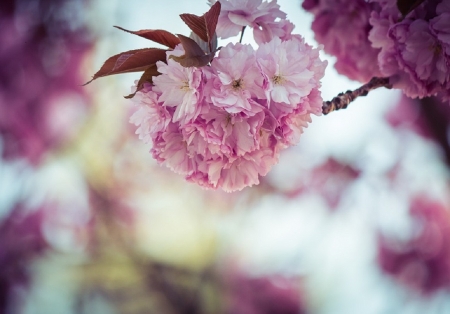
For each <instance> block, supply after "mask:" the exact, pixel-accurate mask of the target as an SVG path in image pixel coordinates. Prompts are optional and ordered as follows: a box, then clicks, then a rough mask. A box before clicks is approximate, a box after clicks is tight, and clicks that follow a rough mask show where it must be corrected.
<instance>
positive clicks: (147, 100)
mask: <svg viewBox="0 0 450 314" xmlns="http://www.w3.org/2000/svg"><path fill="white" fill-rule="evenodd" d="M133 101H134V102H135V103H136V104H137V105H138V109H137V110H136V112H135V113H134V114H133V115H132V116H131V117H130V122H131V123H133V124H135V125H137V126H139V128H138V129H137V130H136V134H138V135H139V139H141V140H143V141H144V143H150V142H151V140H152V137H155V136H157V135H158V134H159V133H160V132H162V131H164V130H165V129H166V128H167V125H168V124H169V122H170V119H171V115H170V113H169V112H168V111H167V109H166V107H164V106H163V105H162V104H161V103H159V102H158V94H156V93H155V92H153V91H152V90H151V87H150V86H149V85H146V86H144V89H143V92H142V93H139V94H137V95H136V97H135V98H133Z"/></svg>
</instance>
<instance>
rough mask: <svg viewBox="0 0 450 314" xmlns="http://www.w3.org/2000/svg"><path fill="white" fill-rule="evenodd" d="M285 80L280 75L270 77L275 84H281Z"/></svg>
mask: <svg viewBox="0 0 450 314" xmlns="http://www.w3.org/2000/svg"><path fill="white" fill-rule="evenodd" d="M285 81H286V80H285V79H284V77H282V76H281V75H274V76H273V77H272V82H273V83H274V84H275V85H282V84H283V83H284V82H285Z"/></svg>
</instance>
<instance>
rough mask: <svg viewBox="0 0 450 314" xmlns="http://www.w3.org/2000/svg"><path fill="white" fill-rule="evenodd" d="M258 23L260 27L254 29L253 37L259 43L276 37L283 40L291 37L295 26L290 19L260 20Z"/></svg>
mask: <svg viewBox="0 0 450 314" xmlns="http://www.w3.org/2000/svg"><path fill="white" fill-rule="evenodd" d="M258 25H259V27H255V28H254V29H253V37H254V39H255V41H256V43H257V44H258V45H261V44H263V43H267V42H269V41H271V40H272V38H274V37H279V38H280V39H281V40H288V39H291V38H292V31H293V30H294V27H295V25H294V24H293V23H291V22H290V21H289V20H281V21H278V22H273V21H270V22H266V23H265V22H260V23H258Z"/></svg>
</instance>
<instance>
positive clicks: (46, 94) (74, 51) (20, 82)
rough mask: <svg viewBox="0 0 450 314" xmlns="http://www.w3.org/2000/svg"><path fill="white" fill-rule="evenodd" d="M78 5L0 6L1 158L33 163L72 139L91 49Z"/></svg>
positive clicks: (73, 1)
mask: <svg viewBox="0 0 450 314" xmlns="http://www.w3.org/2000/svg"><path fill="white" fill-rule="evenodd" d="M85 3H86V2H85V1H82V0H64V1H60V2H58V3H56V2H55V1H51V0H44V1H21V0H17V1H15V0H6V1H3V2H2V5H1V6H0V41H1V43H2V44H1V47H0V60H1V63H2V65H3V66H2V67H1V69H0V78H1V82H0V134H1V135H2V146H3V156H4V157H5V158H9V159H11V158H18V157H25V158H28V159H29V160H30V161H32V162H34V163H37V162H39V161H40V158H41V156H42V155H43V154H44V153H45V152H46V151H47V150H48V149H50V148H55V147H58V146H61V145H63V143H64V142H65V141H67V140H70V139H73V137H74V136H75V134H76V132H77V131H78V129H79V128H80V126H81V123H82V121H83V119H84V118H85V115H86V111H87V106H88V99H87V95H86V93H85V91H84V90H83V89H82V87H81V86H80V82H82V77H81V73H80V67H81V65H82V60H83V57H84V56H85V55H86V53H87V52H88V51H89V49H90V48H91V47H92V45H93V38H92V36H90V35H89V32H88V30H87V28H86V21H84V20H83V19H84V18H83V14H82V10H83V7H84V6H85Z"/></svg>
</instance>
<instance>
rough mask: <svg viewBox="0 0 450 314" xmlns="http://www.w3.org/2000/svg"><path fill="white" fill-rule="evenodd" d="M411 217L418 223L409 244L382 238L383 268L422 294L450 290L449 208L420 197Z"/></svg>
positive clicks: (380, 259) (380, 247)
mask: <svg viewBox="0 0 450 314" xmlns="http://www.w3.org/2000/svg"><path fill="white" fill-rule="evenodd" d="M410 213H411V216H412V218H413V219H414V220H415V221H416V222H417V223H419V226H418V227H417V230H416V233H415V234H414V235H413V237H412V238H411V239H410V240H409V241H399V240H396V239H391V238H387V237H386V236H384V235H380V237H379V246H378V261H379V264H380V267H381V268H382V269H383V270H384V271H385V272H386V273H388V274H390V275H391V276H394V277H395V279H396V280H398V281H399V282H400V283H402V284H404V285H406V286H408V287H410V288H412V289H416V290H418V291H421V292H423V293H432V292H434V291H436V290H438V289H449V288H450V208H448V207H445V206H444V205H443V204H441V203H439V202H437V201H433V200H430V199H428V198H427V197H426V196H418V197H416V198H414V199H413V200H412V202H411V209H410Z"/></svg>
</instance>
